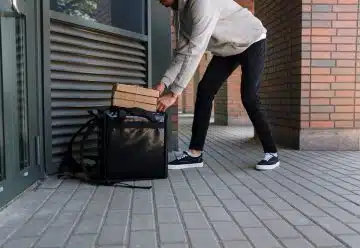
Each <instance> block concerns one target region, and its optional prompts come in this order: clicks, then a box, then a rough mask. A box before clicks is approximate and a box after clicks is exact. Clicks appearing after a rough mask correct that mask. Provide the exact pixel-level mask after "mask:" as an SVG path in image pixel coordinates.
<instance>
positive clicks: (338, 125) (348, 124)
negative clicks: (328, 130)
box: [335, 121, 354, 128]
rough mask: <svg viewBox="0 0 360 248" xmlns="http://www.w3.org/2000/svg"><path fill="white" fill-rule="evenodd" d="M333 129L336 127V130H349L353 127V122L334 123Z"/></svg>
mask: <svg viewBox="0 0 360 248" xmlns="http://www.w3.org/2000/svg"><path fill="white" fill-rule="evenodd" d="M335 127H336V128H350V127H354V122H353V121H336V122H335Z"/></svg>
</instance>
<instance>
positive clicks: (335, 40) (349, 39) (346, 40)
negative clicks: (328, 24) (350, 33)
mask: <svg viewBox="0 0 360 248" xmlns="http://www.w3.org/2000/svg"><path fill="white" fill-rule="evenodd" d="M332 43H334V44H335V43H336V44H354V43H356V37H332Z"/></svg>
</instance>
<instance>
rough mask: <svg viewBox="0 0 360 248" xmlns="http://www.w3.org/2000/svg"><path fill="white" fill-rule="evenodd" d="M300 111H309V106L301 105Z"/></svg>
mask: <svg viewBox="0 0 360 248" xmlns="http://www.w3.org/2000/svg"><path fill="white" fill-rule="evenodd" d="M300 109H301V113H309V112H310V108H309V106H301V107H300Z"/></svg>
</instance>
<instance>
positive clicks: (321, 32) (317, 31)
mask: <svg viewBox="0 0 360 248" xmlns="http://www.w3.org/2000/svg"><path fill="white" fill-rule="evenodd" d="M311 35H316V36H333V35H336V29H335V28H312V29H311Z"/></svg>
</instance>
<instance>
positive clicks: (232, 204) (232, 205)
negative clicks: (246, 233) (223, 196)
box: [222, 199, 249, 212]
mask: <svg viewBox="0 0 360 248" xmlns="http://www.w3.org/2000/svg"><path fill="white" fill-rule="evenodd" d="M222 202H223V204H224V205H225V208H226V209H227V210H229V211H236V212H239V211H249V209H248V207H247V206H245V205H244V204H243V203H242V202H241V201H240V200H238V199H231V200H222Z"/></svg>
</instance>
